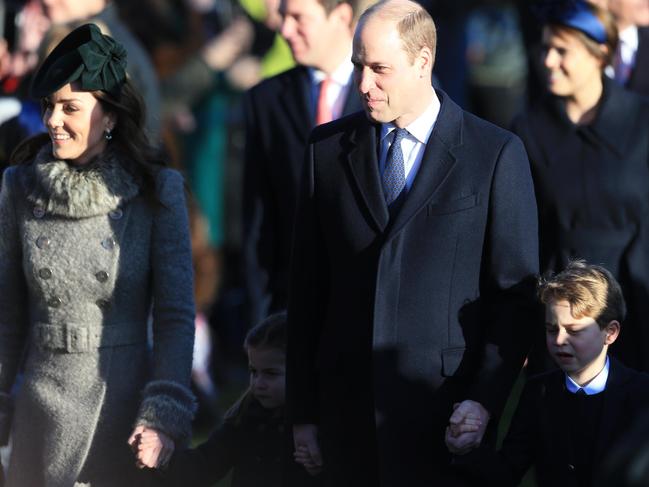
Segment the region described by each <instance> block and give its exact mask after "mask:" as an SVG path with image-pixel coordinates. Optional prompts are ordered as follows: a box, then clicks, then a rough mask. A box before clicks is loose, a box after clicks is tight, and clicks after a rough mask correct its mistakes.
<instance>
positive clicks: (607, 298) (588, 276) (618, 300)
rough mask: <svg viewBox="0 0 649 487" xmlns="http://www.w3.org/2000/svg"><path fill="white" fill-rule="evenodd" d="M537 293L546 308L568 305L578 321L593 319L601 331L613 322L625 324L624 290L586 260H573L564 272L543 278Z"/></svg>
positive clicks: (608, 275) (601, 269)
mask: <svg viewBox="0 0 649 487" xmlns="http://www.w3.org/2000/svg"><path fill="white" fill-rule="evenodd" d="M537 292H538V296H539V299H540V300H541V302H542V303H543V304H548V303H550V302H552V301H568V303H569V304H570V313H571V314H572V315H573V316H574V317H575V318H577V319H579V318H583V317H584V316H588V317H590V318H593V319H594V320H595V321H597V324H598V325H599V327H600V328H601V329H604V328H605V327H606V325H608V324H609V323H610V322H611V321H613V320H615V321H618V322H622V320H623V319H624V316H625V315H626V304H625V303H624V296H623V295H622V289H621V288H620V285H619V284H618V282H617V281H616V280H615V278H614V277H613V275H612V274H611V273H610V272H609V271H607V270H606V269H604V268H603V267H601V266H598V265H592V264H587V263H586V262H585V261H584V260H573V261H571V262H569V263H568V265H567V267H566V268H565V270H563V271H562V272H559V273H558V274H556V275H554V276H552V275H549V276H545V277H541V278H540V279H539V281H538V285H537Z"/></svg>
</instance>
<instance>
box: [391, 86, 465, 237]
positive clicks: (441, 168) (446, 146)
mask: <svg viewBox="0 0 649 487" xmlns="http://www.w3.org/2000/svg"><path fill="white" fill-rule="evenodd" d="M437 94H438V96H439V98H440V102H441V108H440V112H439V116H438V117H437V122H436V123H435V127H434V129H433V132H432V133H431V135H430V138H429V139H428V143H427V144H426V147H425V149H424V154H423V157H422V160H421V165H420V166H419V171H418V172H417V174H416V176H415V179H414V181H413V184H412V187H411V188H410V191H409V192H408V194H407V195H406V198H405V200H404V202H403V206H402V207H401V209H400V210H399V212H398V213H397V214H396V215H395V217H394V222H393V223H392V225H390V229H389V230H388V236H387V238H390V237H391V236H392V235H395V234H396V233H398V232H399V231H400V230H401V229H402V228H403V227H404V226H405V225H406V224H407V223H408V221H409V220H410V219H411V218H412V217H413V216H414V215H415V214H416V213H418V212H419V210H420V209H421V208H422V207H423V206H424V205H425V204H426V203H427V202H428V201H430V199H431V198H432V197H433V196H434V195H435V193H436V192H437V190H438V189H439V187H440V186H441V185H442V184H443V182H444V181H445V180H446V179H447V177H448V175H449V173H450V172H451V171H452V169H453V167H454V166H455V164H456V157H455V155H454V153H453V151H454V149H455V148H456V147H458V146H460V145H461V143H462V116H463V115H462V110H461V109H460V107H458V106H457V105H456V104H455V103H454V102H453V101H451V99H450V98H449V97H448V95H446V94H445V93H444V92H442V91H441V90H437Z"/></svg>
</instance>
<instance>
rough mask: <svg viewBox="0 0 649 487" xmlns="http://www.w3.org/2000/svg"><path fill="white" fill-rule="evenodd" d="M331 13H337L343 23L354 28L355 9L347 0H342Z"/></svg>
mask: <svg viewBox="0 0 649 487" xmlns="http://www.w3.org/2000/svg"><path fill="white" fill-rule="evenodd" d="M329 15H330V16H331V15H336V16H337V17H338V18H339V19H340V21H341V23H342V24H343V25H345V26H348V27H349V28H350V29H351V28H352V21H353V20H354V10H353V9H352V6H351V5H350V4H349V3H347V2H341V3H339V4H338V5H336V6H335V7H334V9H333V10H332V11H331V13H330V14H329Z"/></svg>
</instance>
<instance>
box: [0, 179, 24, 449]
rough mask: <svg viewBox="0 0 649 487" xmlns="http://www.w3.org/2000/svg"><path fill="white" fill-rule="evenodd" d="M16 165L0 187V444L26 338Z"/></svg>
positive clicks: (6, 432) (4, 436) (6, 434)
mask: <svg viewBox="0 0 649 487" xmlns="http://www.w3.org/2000/svg"><path fill="white" fill-rule="evenodd" d="M16 173H17V170H16V168H9V169H7V170H6V171H5V173H4V177H3V180H2V189H1V190H0V229H2V237H1V238H0V445H4V444H6V443H7V439H8V437H9V431H10V429H11V417H12V409H13V406H12V399H11V388H12V386H13V383H14V380H15V377H16V372H17V370H18V365H19V362H20V358H21V355H22V352H23V349H24V346H25V342H26V338H27V330H28V326H27V305H26V302H27V285H26V282H25V276H24V273H23V270H22V246H21V239H20V231H19V227H18V221H17V217H16V208H15V198H16V195H15V189H16V178H15V176H17V174H16Z"/></svg>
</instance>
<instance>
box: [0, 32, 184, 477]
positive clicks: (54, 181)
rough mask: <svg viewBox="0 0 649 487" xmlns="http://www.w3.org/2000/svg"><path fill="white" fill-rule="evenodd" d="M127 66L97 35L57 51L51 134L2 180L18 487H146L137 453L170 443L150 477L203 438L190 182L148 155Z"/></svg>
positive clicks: (46, 87)
mask: <svg viewBox="0 0 649 487" xmlns="http://www.w3.org/2000/svg"><path fill="white" fill-rule="evenodd" d="M125 67H126V52H125V51H124V49H123V47H122V46H121V45H119V44H117V43H116V42H115V41H113V39H111V38H110V37H108V36H104V35H102V34H101V33H100V31H99V29H97V28H96V26H94V25H92V24H87V25H84V26H81V27H79V28H78V29H75V30H74V31H73V32H72V33H70V34H69V35H68V36H67V37H66V38H65V39H64V40H63V41H61V43H60V44H59V45H58V46H57V47H56V48H55V49H54V51H53V52H52V53H51V54H50V56H49V57H48V58H47V59H46V60H45V61H44V63H43V64H42V66H41V67H40V69H39V71H38V73H37V74H36V76H35V78H34V83H33V85H32V95H33V96H35V97H38V98H41V99H43V120H44V122H45V125H46V126H47V128H48V134H43V135H41V136H38V137H36V138H33V139H30V140H28V141H26V142H25V143H24V144H22V145H21V146H20V147H19V148H18V149H17V150H16V152H15V163H16V165H14V166H12V167H10V168H9V169H8V170H7V171H6V172H5V174H4V177H3V181H2V189H1V190H0V229H2V230H1V231H2V237H1V238H0V444H5V443H6V442H7V440H8V438H9V436H10V437H11V444H12V450H11V457H10V460H9V467H8V471H7V474H6V486H7V487H37V486H38V487H43V486H55V487H68V486H69V487H72V486H75V485H92V486H93V487H95V486H129V485H138V484H139V481H138V469H137V468H136V457H135V454H134V453H133V451H132V450H131V447H132V446H134V447H135V446H136V443H137V433H138V432H140V431H142V430H143V429H145V428H150V429H153V430H156V431H157V432H158V433H160V437H161V438H163V439H167V440H168V441H167V442H161V444H160V445H159V448H157V449H155V450H154V451H152V452H150V454H149V455H148V456H144V457H142V456H140V457H139V459H138V462H139V466H142V465H155V464H159V463H161V462H163V461H164V459H165V457H167V456H168V455H169V448H168V445H169V444H172V442H173V443H176V444H183V443H186V442H187V440H188V439H189V437H190V434H191V426H190V423H191V419H192V416H193V412H194V409H195V402H194V398H193V396H192V393H191V391H190V389H189V379H190V373H191V359H192V348H193V340H194V334H193V332H194V304H193V290H192V270H191V269H192V267H191V250H190V242H189V228H188V219H187V212H186V207H185V200H184V187H183V181H182V177H181V176H180V175H179V174H178V173H177V172H175V171H173V170H170V169H165V168H163V167H162V165H159V164H158V163H156V162H155V159H154V158H153V157H151V156H150V154H151V153H152V152H151V151H150V149H148V148H149V147H150V146H149V145H148V143H147V140H146V136H145V135H144V132H143V130H142V127H143V120H144V110H143V107H142V103H141V101H140V98H139V96H138V95H137V94H136V93H135V91H134V90H133V88H132V86H131V84H130V81H129V80H127V79H126V75H125ZM150 317H151V318H152V330H153V350H152V353H149V347H148V346H147V328H148V326H147V323H148V320H149V318H150ZM19 371H21V372H22V380H20V385H19V387H15V384H14V382H16V376H17V374H18V372H19ZM129 436H131V439H130V443H131V444H132V446H131V445H129V443H128V442H127V441H128V440H129ZM158 454H159V455H158Z"/></svg>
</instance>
